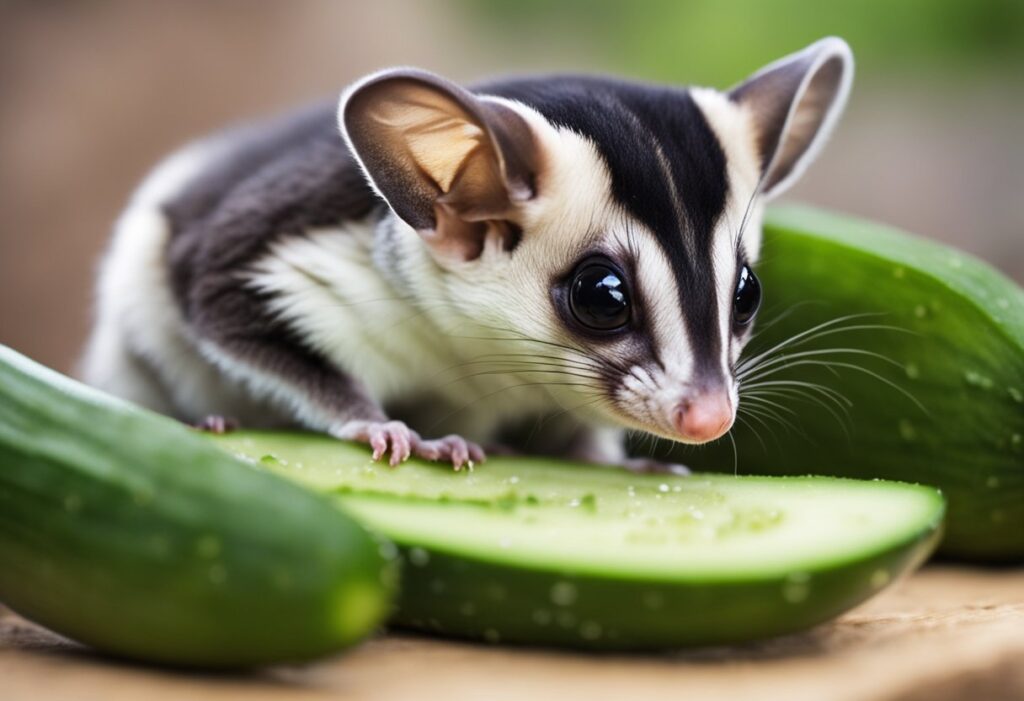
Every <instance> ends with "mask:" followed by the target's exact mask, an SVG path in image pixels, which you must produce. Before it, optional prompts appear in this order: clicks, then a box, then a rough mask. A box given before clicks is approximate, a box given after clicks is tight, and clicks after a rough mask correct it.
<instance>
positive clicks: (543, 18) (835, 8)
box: [461, 0, 1024, 86]
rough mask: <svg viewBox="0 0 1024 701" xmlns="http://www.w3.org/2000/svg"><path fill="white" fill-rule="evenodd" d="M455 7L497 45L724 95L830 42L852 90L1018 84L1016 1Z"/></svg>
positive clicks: (667, 1)
mask: <svg viewBox="0 0 1024 701" xmlns="http://www.w3.org/2000/svg"><path fill="white" fill-rule="evenodd" d="M461 2H462V3H463V4H464V6H466V7H467V8H468V9H469V10H470V11H471V15H472V16H474V17H477V18H479V19H480V20H481V21H482V22H484V23H486V24H488V25H492V26H490V27H488V29H489V30H490V31H494V30H500V31H502V34H503V36H502V38H503V40H504V41H505V42H509V43H512V42H514V41H515V38H516V36H521V37H523V39H524V41H525V42H526V44H527V45H529V43H530V42H531V41H532V42H534V43H536V42H541V41H543V42H557V41H559V37H560V36H561V37H562V38H566V39H567V40H568V41H571V42H573V43H578V44H582V45H584V46H587V47H589V48H591V49H592V50H593V51H594V52H595V55H596V57H597V58H598V59H600V60H601V61H602V62H603V64H604V65H601V66H595V69H596V70H604V69H609V68H610V69H614V70H618V71H621V72H625V73H629V74H633V75H639V76H644V77H646V78H650V79H655V80H663V81H670V82H693V83H704V84H709V85H719V86H724V85H729V84H731V83H733V82H734V81H736V80H738V79H739V78H740V77H742V76H744V75H746V74H747V73H749V72H750V71H751V70H752V69H753V68H754V67H756V66H759V65H761V64H763V63H767V62H769V61H771V60H774V59H775V58H777V57H779V56H782V55H784V54H786V53H789V52H791V51H794V50H796V49H798V48H800V47H802V46H804V45H806V44H808V43H810V42H812V41H814V40H815V39H818V38H820V37H823V36H826V35H829V34H835V35H838V36H842V37H843V38H845V39H846V40H847V41H849V42H850V44H851V46H852V47H853V51H854V54H855V55H856V56H857V60H858V66H859V69H860V78H861V79H864V78H867V79H869V80H871V79H873V78H883V77H884V76H885V75H887V74H890V73H892V72H899V73H915V74H919V75H922V76H934V77H936V78H941V79H945V78H947V77H948V78H950V79H956V80H962V79H970V77H971V76H972V75H973V74H975V73H977V72H979V71H984V72H996V73H1000V74H1006V75H1009V76H1014V75H1015V76H1016V79H1017V80H1019V79H1020V74H1021V69H1022V68H1024V0H770V1H769V0H634V1H633V2H626V1H622V0H561V1H559V2H555V1H553V0H461ZM516 32H518V33H519V34H518V35H517V34H516ZM566 33H569V34H571V35H573V36H571V37H565V35H566Z"/></svg>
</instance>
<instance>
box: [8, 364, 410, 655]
mask: <svg viewBox="0 0 1024 701" xmlns="http://www.w3.org/2000/svg"><path fill="white" fill-rule="evenodd" d="M382 547H383V548H384V552H385V553H386V551H387V549H388V548H391V549H393V546H391V545H390V544H388V543H383V546H382V541H380V540H378V539H377V538H375V537H372V536H371V535H370V534H369V533H368V532H367V531H366V530H365V529H364V528H363V527H362V526H361V525H359V524H357V523H356V522H355V521H353V520H352V519H351V518H350V517H348V516H346V515H345V514H344V513H342V512H341V511H340V510H339V509H337V508H336V506H335V505H333V504H332V503H331V502H330V500H328V499H325V498H323V497H322V496H320V495H318V494H314V493H311V492H309V491H308V490H304V489H301V488H300V487H298V486H296V485H295V484H292V483H289V482H288V481H286V480H282V479H280V478H278V477H275V476H273V475H270V474H266V473H264V472H261V471H257V470H253V469H251V468H250V467H249V466H247V465H245V464H244V463H242V462H241V461H238V460H235V459H233V458H232V457H230V456H229V455H226V454H225V453H224V452H223V451H221V450H219V449H217V448H216V447H215V446H213V445H210V443H209V441H207V440H206V439H205V438H204V437H202V436H200V435H198V434H196V433H195V432H193V431H191V430H189V429H187V428H185V427H183V426H181V425H179V424H177V423H176V422H174V421H171V420H169V419H165V418H162V417H159V416H156V415H155V414H151V413H149V412H146V411H143V410H140V409H137V408H135V407H132V406H130V405H128V404H125V403H122V402H120V401H117V400H114V399H112V398H109V397H107V396H105V395H103V394H101V393H99V392H96V391H94V390H91V389H89V388H87V387H84V386H82V385H80V384H78V383H77V382H74V381H73V380H70V379H68V378H66V377H63V376H61V375H58V374H57V373H54V372H52V371H50V370H47V369H45V368H43V367H41V366H39V365H37V364H35V363H33V362H32V361H30V360H28V359H27V358H24V357H22V356H20V355H18V354H17V353H15V352H14V351H12V350H10V349H8V348H5V347H2V346H0V603H4V604H6V605H8V606H10V607H11V608H12V609H14V610H15V611H18V612H19V613H21V614H23V615H25V616H26V617H28V618H30V619H33V620H35V621H37V622H39V623H41V624H43V625H45V626H47V627H49V628H52V629H53V630H55V631H57V632H59V633H62V634H64V635H67V636H69V637H71V638H74V639H76V640H79V641H81V642H84V643H87V644H89V645H92V646H95V647H96V648H98V649H101V650H104V651H107V652H110V653H115V654H119V655H124V656H128V657H132V658H135V659H141V660H147V661H155V662H160V663H168V664H178V665H191V666H203V667H223V666H249V665H258V664H264V663H270V662H281V661H290V660H304V659H309V658H312V657H316V656H319V655H323V654H325V653H329V652H333V651H335V650H338V649H340V648H343V647H345V646H347V645H349V644H351V643H353V642H355V641H356V640H359V639H360V638H362V637H363V636H365V635H366V634H367V633H369V632H370V631H371V630H372V629H374V627H375V626H376V625H377V624H378V622H379V621H380V619H381V618H382V617H383V616H384V615H385V613H386V611H387V607H388V605H389V597H390V592H391V588H392V586H391V585H392V581H391V580H393V579H395V578H396V577H395V574H394V572H393V567H394V565H393V564H388V561H387V558H386V557H385V555H384V554H382Z"/></svg>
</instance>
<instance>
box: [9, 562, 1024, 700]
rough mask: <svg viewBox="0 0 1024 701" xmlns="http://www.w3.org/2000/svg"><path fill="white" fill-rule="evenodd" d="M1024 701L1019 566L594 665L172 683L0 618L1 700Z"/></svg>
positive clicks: (439, 648) (413, 650) (964, 571)
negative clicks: (798, 623)
mask: <svg viewBox="0 0 1024 701" xmlns="http://www.w3.org/2000/svg"><path fill="white" fill-rule="evenodd" d="M229 698H230V699H274V700H275V701H292V700H302V701H307V700H310V701H311V700H319V699H333V698H343V699H401V700H402V701H418V700H420V699H423V700H424V701H426V700H431V701H432V700H433V699H442V700H443V701H458V700H460V699H472V700H473V701H477V700H481V699H488V700H489V699H497V700H500V699H510V700H513V699H514V700H515V701H535V700H536V701H539V700H543V699H577V698H584V699H587V700H588V701H599V700H601V699H614V700H615V701H625V700H630V701H631V700H633V699H674V700H679V699H686V700H692V699H702V700H703V699H712V700H717V699H723V700H725V699H728V700H729V701H735V700H742V699H757V700H759V701H760V700H763V699H784V700H785V701H803V700H804V699H806V700H807V701H861V700H867V699H870V700H872V701H875V700H885V701H897V700H898V701H916V700H917V699H921V700H925V699H927V700H928V701H950V700H953V699H970V701H1001V700H1003V699H1006V700H1009V699H1016V700H1021V699H1024V569H1021V568H1010V569H979V568H965V567H953V566H945V565H944V566H930V567H927V568H925V569H924V570H923V571H921V572H919V573H918V574H916V575H915V576H913V577H911V578H909V579H907V580H904V581H903V582H900V583H898V584H896V585H895V586H894V587H892V588H890V589H889V590H887V591H886V592H884V593H883V594H882V595H880V596H879V597H877V598H876V599H874V600H873V601H871V602H869V603H867V604H865V605H864V606H862V607H860V608H858V609H856V610H855V611H852V612H850V613H848V614H847V615H845V616H843V617H841V618H840V619H839V620H837V621H835V622H833V623H830V624H827V625H824V626H821V627H819V628H817V629H815V630H813V631H810V632H808V633H805V634H801V635H794V636H789V637H786V638H782V639H778V640H774V641H771V642H767V643H762V644H758V645H753V646H744V647H734V648H716V649H710V650H699V651H690V652H680V653H673V654H667V655H659V656H650V655H645V656H636V655H634V656H630V655H594V654H576V653H565V652H554V651H547V650H540V649H522V648H518V649H517V648H506V647H492V646H484V645H474V644H468V643H461V642H452V641H446V640H437V639H430V638H421V637H414V636H409V635H398V634H389V635H386V636H382V637H379V638H377V639H375V640H372V641H370V642H368V643H366V644H364V645H362V646H360V647H359V648H357V649H355V650H353V651H352V652H350V653H348V654H346V655H342V656H339V657H336V658H334V659H330V660H326V661H323V662H320V663H317V664H313V665H307V666H302V667H281V668H274V669H268V670H264V671H261V672H256V673H250V674H201V673H185V672H175V671H169V670H164V669H158V668H152V667H147V666H143V665H134V664H131V663H127V662H121V661H116V660H111V659H107V658H104V657H102V656H99V655H96V654H94V653H92V652H90V651H88V650H86V649H85V648H82V647H80V646H78V645H76V644H74V643H71V642H68V641H66V640H63V639H61V638H60V637H58V636H56V635H54V634H52V633H50V632H48V631H45V630H43V629H41V628H39V627H37V626H34V625H32V624H30V623H27V622H26V621H24V620H23V619H21V618H19V617H17V616H16V615H14V614H13V613H11V612H10V611H6V610H3V609H0V699H2V700H3V701H8V700H19V701H20V700H21V699H34V700H39V701H50V700H54V699H68V700H72V699H73V700H74V701H91V700H93V699H95V700H97V701H98V700H100V699H102V700H103V701H121V700H124V701H128V700H131V701H163V700H164V699H189V700H193V699H194V700H197V701H204V700H207V699H209V700H217V699H229Z"/></svg>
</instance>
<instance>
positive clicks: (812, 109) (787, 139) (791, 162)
mask: <svg viewBox="0 0 1024 701" xmlns="http://www.w3.org/2000/svg"><path fill="white" fill-rule="evenodd" d="M842 75H843V61H842V59H841V58H839V57H838V56H832V57H831V58H829V59H828V60H827V61H825V62H824V63H823V64H822V65H821V66H820V67H819V68H818V70H816V71H815V72H814V75H813V76H812V77H811V80H810V82H809V83H808V84H807V87H806V89H805V90H804V92H803V94H802V95H800V96H799V97H798V98H797V102H796V105H795V106H794V107H793V111H792V113H791V115H790V119H789V124H788V125H787V126H786V129H785V131H784V132H783V134H782V135H781V141H780V143H779V145H778V150H777V152H776V154H775V157H774V158H773V159H772V165H771V170H770V172H769V173H768V176H767V177H766V179H765V180H766V182H765V185H764V188H765V190H771V189H772V187H773V186H774V185H776V184H778V183H780V182H782V181H783V180H785V179H786V177H787V176H788V175H789V174H790V173H791V172H792V171H793V169H794V168H795V167H796V165H797V164H798V163H799V162H800V159H801V158H803V157H804V155H805V154H808V153H809V151H810V149H811V146H812V144H813V143H814V140H815V138H816V137H817V136H818V133H819V132H820V131H821V128H822V125H823V124H824V122H825V118H826V116H827V115H828V112H829V110H830V109H831V108H832V106H833V105H834V104H835V101H836V98H837V97H838V94H839V88H840V86H841V85H842Z"/></svg>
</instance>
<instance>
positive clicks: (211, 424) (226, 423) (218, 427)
mask: <svg viewBox="0 0 1024 701" xmlns="http://www.w3.org/2000/svg"><path fill="white" fill-rule="evenodd" d="M192 428H196V429H199V430H200V431H206V432H207V433H216V434H218V435H219V434H222V433H231V432H232V431H237V430H238V429H239V428H240V424H239V423H238V420H237V419H232V418H230V417H228V416H218V415H216V414H211V415H209V416H206V417H204V418H203V420H202V421H199V422H197V423H194V424H192Z"/></svg>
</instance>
